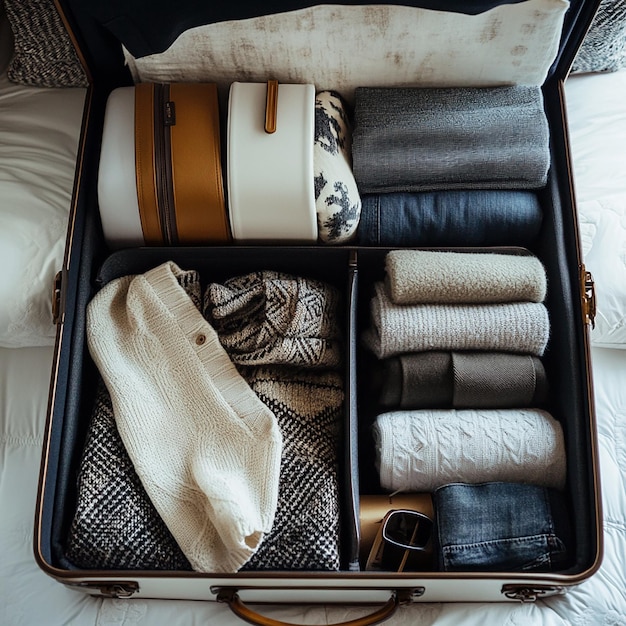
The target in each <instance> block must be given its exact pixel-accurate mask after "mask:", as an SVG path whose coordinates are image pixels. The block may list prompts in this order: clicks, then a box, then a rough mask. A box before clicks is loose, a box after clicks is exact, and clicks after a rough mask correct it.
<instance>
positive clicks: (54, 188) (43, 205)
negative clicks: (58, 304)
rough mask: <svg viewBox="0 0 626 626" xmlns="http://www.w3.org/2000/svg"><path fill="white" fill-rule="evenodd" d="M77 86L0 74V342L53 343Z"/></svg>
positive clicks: (78, 109) (78, 112) (80, 95)
mask: <svg viewBox="0 0 626 626" xmlns="http://www.w3.org/2000/svg"><path fill="white" fill-rule="evenodd" d="M84 95H85V90H84V89H47V88H37V87H24V86H20V85H15V84H12V83H10V82H9V81H8V80H7V78H6V74H3V75H2V76H0V268H2V269H1V271H0V346H1V347H10V348H17V347H24V346H41V345H50V344H52V343H54V336H55V327H54V325H53V323H52V312H51V293H52V282H53V279H54V275H55V273H56V272H57V271H58V270H59V269H61V266H62V263H63V252H64V247H65V236H66V230H67V221H68V214H69V208H70V203H71V195H72V187H73V181H74V169H75V163H76V153H77V146H78V137H79V133H80V126H81V119H82V109H83V104H84Z"/></svg>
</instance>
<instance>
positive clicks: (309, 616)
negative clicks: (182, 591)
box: [0, 347, 626, 626]
mask: <svg viewBox="0 0 626 626" xmlns="http://www.w3.org/2000/svg"><path fill="white" fill-rule="evenodd" d="M592 356H593V367H594V375H595V378H596V381H597V384H596V404H597V415H598V428H599V439H600V461H601V472H602V480H603V483H604V488H603V501H604V509H605V519H604V531H605V543H606V549H605V552H606V554H605V558H604V562H603V565H602V567H601V569H600V571H599V572H598V573H597V574H596V575H595V576H593V577H592V578H591V579H589V580H588V581H586V582H584V583H583V584H581V585H580V586H578V587H576V588H574V589H572V590H570V591H569V592H568V593H567V594H565V595H564V596H558V597H554V598H549V599H546V600H545V601H539V602H537V603H535V604H517V603H498V604H484V603H476V604H467V603H463V604H456V603H448V604H418V605H415V606H411V607H401V608H400V609H399V610H398V612H397V613H396V615H394V616H393V617H392V618H391V619H390V620H388V622H386V623H387V624H390V626H409V625H410V626H505V625H507V626H522V625H523V626H527V625H532V626H583V625H589V626H603V625H604V626H618V625H622V624H626V572H625V567H626V565H625V564H626V386H624V384H623V381H624V380H626V351H622V350H611V349H602V348H594V349H593V355H592ZM51 360H52V349H51V348H48V347H45V348H22V349H19V350H15V349H7V348H4V349H0V398H1V399H2V402H1V406H0V467H1V469H0V511H1V514H0V554H1V555H2V558H1V559H0V624H2V625H3V626H66V625H72V626H113V625H116V626H131V625H133V626H135V625H137V626H179V625H180V626H183V625H184V626H189V625H193V624H216V625H220V626H241V624H242V623H243V622H241V621H240V620H239V619H238V618H236V617H235V616H233V615H232V614H231V613H230V611H229V609H228V608H227V607H225V606H222V605H218V604H216V603H212V602H192V601H164V600H144V599H135V600H113V599H101V598H93V597H91V596H86V595H84V594H83V593H81V592H78V591H74V590H70V589H67V588H65V587H64V586H63V585H61V584H59V583H57V582H56V581H54V580H53V579H52V578H49V577H48V576H47V575H46V574H44V573H43V572H42V571H41V570H39V568H38V567H37V565H36V563H35V560H34V556H33V547H32V546H33V536H32V529H33V516H34V508H35V499H36V491H37V478H38V473H39V460H40V447H41V443H42V438H43V429H44V423H45V413H46V403H47V388H48V380H49V375H50V364H51ZM263 612H264V613H265V614H266V615H269V616H271V617H273V618H275V619H281V620H286V621H291V622H296V623H302V624H332V623H335V622H340V621H344V620H347V619H354V618H355V617H358V616H361V615H363V614H365V613H367V612H368V609H364V608H355V607H337V606H329V607H320V606H312V607H302V606H273V607H263Z"/></svg>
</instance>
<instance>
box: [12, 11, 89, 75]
mask: <svg viewBox="0 0 626 626" xmlns="http://www.w3.org/2000/svg"><path fill="white" fill-rule="evenodd" d="M4 3H5V8H6V14H7V18H8V19H9V23H10V24H11V29H12V31H13V37H14V40H15V46H14V55H13V59H12V60H11V63H10V65H9V67H8V69H7V75H8V77H9V80H11V81H13V82H16V83H20V84H22V85H32V86H36V87H85V86H87V78H86V75H85V72H84V70H83V67H82V65H81V64H80V61H79V60H78V56H77V54H76V51H75V50H74V46H73V45H72V42H71V40H70V37H69V35H68V33H67V31H66V30H65V26H64V25H63V21H62V20H61V17H60V15H59V13H58V11H57V9H56V7H55V5H54V1H53V0H4Z"/></svg>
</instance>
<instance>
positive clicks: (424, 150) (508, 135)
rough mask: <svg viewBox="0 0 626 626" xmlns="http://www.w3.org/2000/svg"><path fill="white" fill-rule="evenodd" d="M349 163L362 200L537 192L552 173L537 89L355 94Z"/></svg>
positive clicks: (382, 90)
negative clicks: (368, 196) (399, 194)
mask: <svg viewBox="0 0 626 626" xmlns="http://www.w3.org/2000/svg"><path fill="white" fill-rule="evenodd" d="M352 160H353V169H354V175H355V178H356V181H357V184H358V186H359V191H360V192H361V194H363V193H379V192H392V191H436V190H440V189H447V190H450V189H537V188H541V187H543V186H545V184H546V180H547V174H548V169H549V165H550V151H549V129H548V122H547V119H546V115H545V112H544V109H543V96H542V93H541V89H540V88H539V87H536V86H524V85H516V86H508V87H490V88H471V87H468V88H443V89H441V88H370V87H359V88H358V89H356V91H355V128H354V135H353V143H352Z"/></svg>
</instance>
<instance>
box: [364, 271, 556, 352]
mask: <svg viewBox="0 0 626 626" xmlns="http://www.w3.org/2000/svg"><path fill="white" fill-rule="evenodd" d="M370 309H371V322H370V327H369V328H368V329H367V330H366V331H365V332H364V333H363V341H364V343H365V345H366V347H368V348H369V349H370V350H371V351H372V352H373V353H374V354H375V355H376V356H377V357H378V358H379V359H384V358H387V357H390V356H394V355H396V354H402V353H404V352H421V351H426V350H491V351H497V352H519V353H526V354H534V355H536V356H542V355H543V353H544V350H545V348H546V345H547V343H548V337H549V334H550V322H549V318H548V310H547V309H546V307H545V305H544V304H542V303H540V302H511V303H499V304H413V305H401V304H394V303H393V302H391V300H390V299H389V296H388V294H387V290H386V289H385V286H384V284H383V283H382V282H379V283H376V285H375V295H374V297H373V298H372V300H371V306H370Z"/></svg>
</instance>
